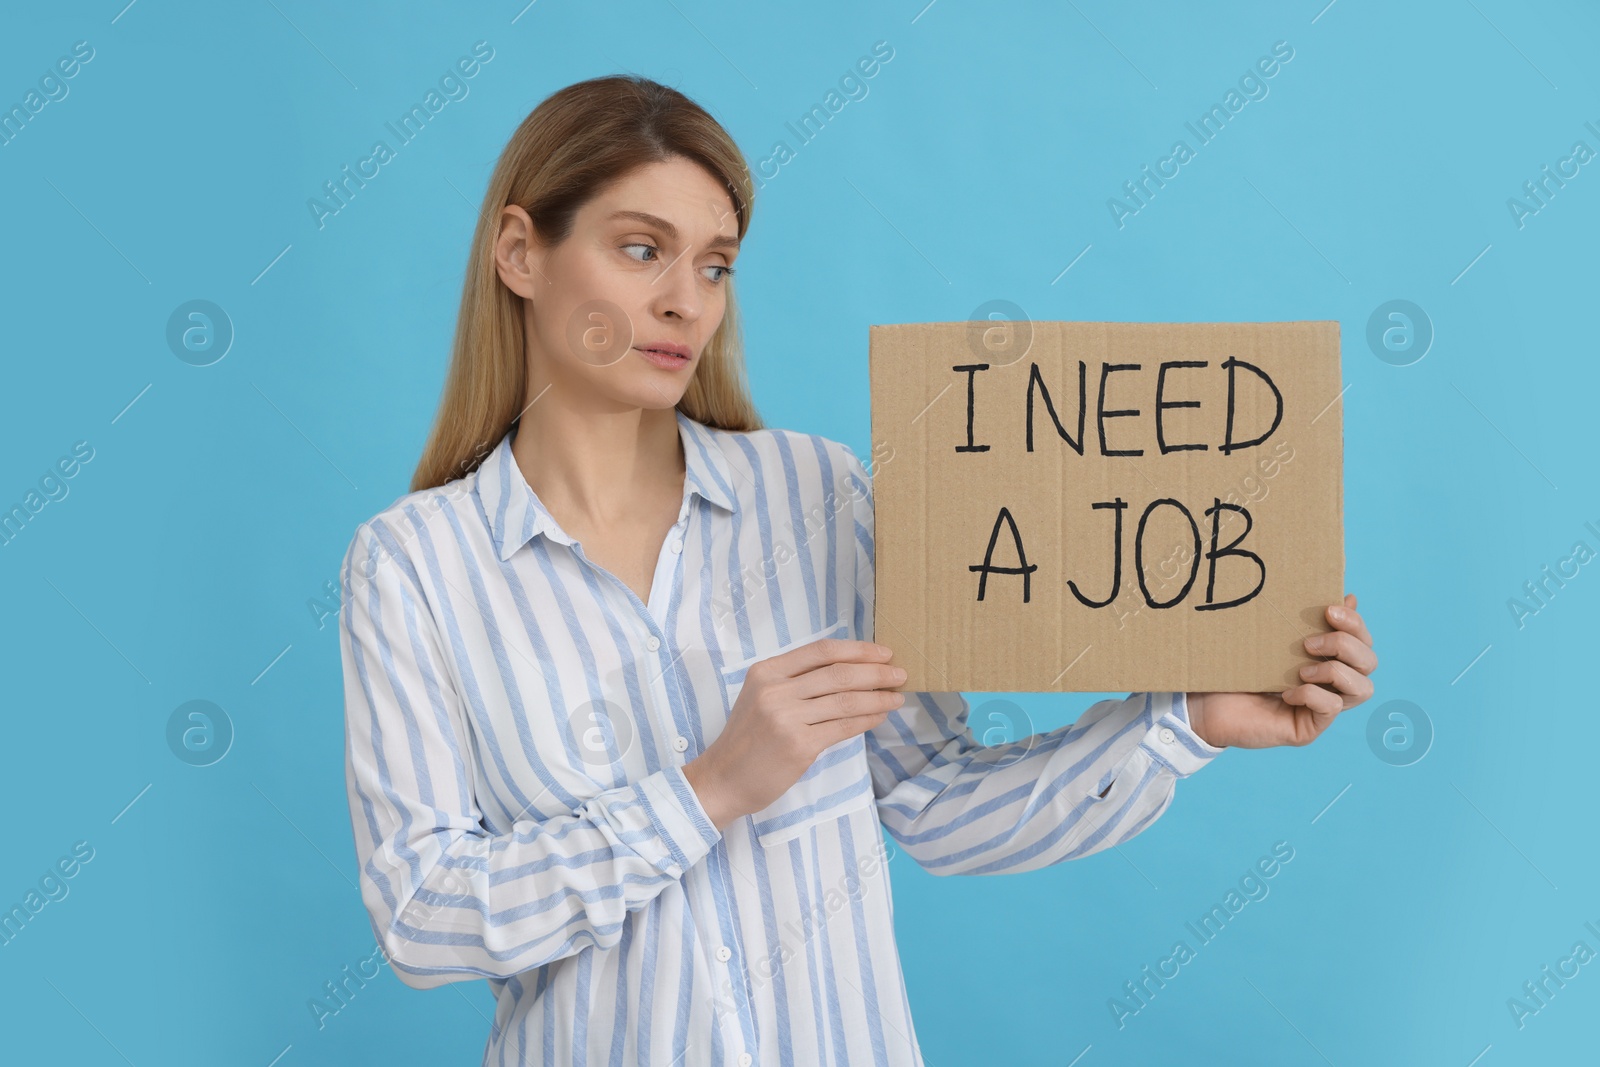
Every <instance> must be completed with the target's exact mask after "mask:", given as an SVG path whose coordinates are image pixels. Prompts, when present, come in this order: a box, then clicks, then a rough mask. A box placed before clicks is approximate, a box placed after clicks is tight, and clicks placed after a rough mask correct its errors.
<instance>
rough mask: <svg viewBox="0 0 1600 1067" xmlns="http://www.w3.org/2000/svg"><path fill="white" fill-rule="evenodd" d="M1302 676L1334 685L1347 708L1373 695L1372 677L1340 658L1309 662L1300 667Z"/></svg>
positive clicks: (1309, 679)
mask: <svg viewBox="0 0 1600 1067" xmlns="http://www.w3.org/2000/svg"><path fill="white" fill-rule="evenodd" d="M1300 677H1301V678H1304V679H1305V680H1306V681H1308V682H1321V683H1323V684H1325V685H1331V686H1333V687H1334V688H1335V689H1337V690H1338V691H1339V692H1340V693H1341V694H1342V695H1343V697H1344V706H1345V708H1352V707H1354V706H1355V705H1357V704H1360V703H1362V702H1363V701H1365V700H1366V699H1367V698H1368V697H1370V696H1372V691H1373V687H1372V679H1370V678H1368V677H1367V676H1366V675H1364V674H1360V673H1358V672H1356V671H1355V670H1354V669H1352V668H1351V667H1350V666H1349V665H1347V664H1344V663H1340V662H1339V661H1338V660H1324V661H1323V662H1321V663H1308V664H1306V665H1305V666H1304V667H1301V668H1300ZM1341 710H1343V709H1341Z"/></svg>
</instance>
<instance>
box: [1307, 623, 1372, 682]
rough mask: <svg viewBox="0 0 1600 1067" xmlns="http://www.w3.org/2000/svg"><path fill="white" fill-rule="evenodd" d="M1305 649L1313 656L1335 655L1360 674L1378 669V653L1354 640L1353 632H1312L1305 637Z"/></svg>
mask: <svg viewBox="0 0 1600 1067" xmlns="http://www.w3.org/2000/svg"><path fill="white" fill-rule="evenodd" d="M1305 644H1306V651H1307V652H1310V653H1311V654H1312V655H1314V656H1335V657H1337V658H1338V659H1341V660H1343V661H1344V662H1346V663H1348V664H1350V666H1352V667H1354V668H1355V669H1356V670H1358V671H1360V672H1361V673H1362V674H1371V673H1372V672H1373V671H1375V670H1377V669H1378V654H1377V653H1376V652H1374V651H1372V649H1371V648H1370V647H1369V646H1367V645H1364V644H1362V643H1361V642H1360V641H1358V640H1356V638H1355V635H1354V634H1347V633H1340V632H1338V631H1335V632H1334V633H1331V634H1312V635H1311V636H1310V637H1308V638H1306V642H1305Z"/></svg>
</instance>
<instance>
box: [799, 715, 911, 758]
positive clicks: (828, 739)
mask: <svg viewBox="0 0 1600 1067" xmlns="http://www.w3.org/2000/svg"><path fill="white" fill-rule="evenodd" d="M893 710H894V709H893V708H890V709H888V711H879V712H874V713H872V714H868V715H847V716H845V717H844V718H841V719H828V720H825V721H823V722H821V723H818V724H817V725H816V726H813V727H812V728H811V730H812V737H813V739H814V740H817V741H820V742H821V748H827V747H828V746H830V745H837V744H838V743H839V742H840V741H844V740H846V739H847V738H851V737H855V736H856V735H857V734H864V733H866V732H867V731H868V730H871V729H874V728H875V727H877V726H880V725H882V723H883V721H884V720H885V719H887V718H888V717H889V712H890V711H893ZM819 753H820V749H819Z"/></svg>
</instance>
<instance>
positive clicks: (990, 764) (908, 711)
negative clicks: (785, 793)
mask: <svg viewBox="0 0 1600 1067" xmlns="http://www.w3.org/2000/svg"><path fill="white" fill-rule="evenodd" d="M849 461H850V464H851V475H850V476H851V478H852V480H854V481H858V482H859V483H860V488H859V490H858V491H856V492H855V493H853V494H852V495H853V498H854V500H855V505H854V514H855V522H856V529H855V535H856V536H855V541H856V546H857V553H856V578H855V587H856V604H855V611H856V619H857V622H858V628H859V632H860V633H861V634H862V636H863V638H864V639H866V640H872V639H873V635H872V618H873V598H874V557H875V551H874V548H875V544H874V534H875V528H874V522H873V507H872V496H871V484H870V482H869V481H868V479H867V474H866V471H865V469H864V467H863V466H862V465H861V463H860V461H859V459H857V458H856V457H855V456H854V454H853V453H851V454H850V456H849ZM1187 703H1188V702H1187V699H1186V695H1185V694H1183V693H1132V694H1130V695H1128V696H1127V697H1125V698H1119V699H1108V700H1102V701H1099V702H1097V703H1095V704H1093V705H1092V706H1090V707H1089V708H1088V710H1086V711H1085V712H1084V713H1083V715H1082V716H1080V717H1079V718H1078V720H1077V721H1076V722H1074V723H1071V724H1070V725H1067V726H1063V727H1060V728H1058V729H1055V730H1050V731H1048V732H1044V733H1038V734H1033V735H1031V736H1028V737H1024V738H1019V739H1017V740H1015V741H1010V742H1007V743H1004V744H996V745H984V744H981V743H979V741H978V740H977V739H976V738H975V737H974V736H973V734H972V732H971V730H970V729H969V728H968V722H967V720H968V715H969V713H970V711H971V709H970V707H969V705H968V703H967V700H966V698H965V697H964V696H962V695H961V694H960V693H934V692H911V693H907V694H906V700H905V703H904V704H902V705H901V706H900V707H899V708H896V709H895V710H894V711H892V712H890V713H889V715H888V717H887V718H886V719H885V720H884V721H883V722H882V723H881V724H880V725H878V726H876V727H874V728H873V729H872V730H870V731H868V732H867V734H866V748H867V756H868V761H869V764H870V767H871V773H872V781H873V793H874V795H875V796H876V798H877V805H878V813H879V818H880V820H881V821H882V823H883V825H884V827H885V829H887V830H888V831H889V834H890V836H891V837H893V838H894V839H895V840H896V841H897V842H898V843H899V844H900V845H901V846H902V847H903V848H905V850H906V852H907V853H909V854H910V855H911V857H912V858H913V859H915V860H916V861H917V863H918V864H920V865H921V866H922V867H924V868H926V869H927V870H929V871H930V872H932V873H934V874H1001V873H1006V872H1011V871H1026V870H1034V869H1037V868H1040V867H1045V866H1048V865H1050V864H1053V863H1059V862H1061V861H1063V860H1068V859H1075V858H1078V857H1081V856H1087V855H1089V854H1091V853H1094V852H1098V851H1100V850H1102V849H1105V848H1109V847H1111V846H1113V845H1116V844H1119V843H1120V842H1122V841H1125V840H1127V839H1128V838H1130V837H1132V836H1133V835H1135V834H1137V833H1139V832H1140V831H1141V830H1143V829H1144V828H1145V827H1147V826H1149V825H1150V824H1151V823H1152V822H1154V821H1155V820H1156V819H1157V818H1158V817H1160V815H1161V814H1162V812H1164V811H1165V810H1166V809H1167V807H1168V806H1169V805H1170V804H1171V802H1172V797H1173V792H1174V788H1175V785H1176V783H1177V780H1178V779H1180V778H1184V777H1187V776H1188V775H1191V774H1193V773H1194V772H1195V771H1197V770H1199V769H1200V768H1201V767H1204V766H1205V765H1206V764H1207V763H1209V762H1210V761H1211V760H1212V759H1214V758H1216V756H1217V755H1218V754H1219V753H1221V752H1222V751H1223V750H1222V749H1219V748H1214V747H1213V746H1211V745H1209V744H1207V743H1206V742H1204V741H1202V740H1201V739H1200V737H1199V736H1198V735H1197V734H1195V732H1194V730H1193V729H1192V728H1191V727H1190V725H1189V716H1188V706H1187Z"/></svg>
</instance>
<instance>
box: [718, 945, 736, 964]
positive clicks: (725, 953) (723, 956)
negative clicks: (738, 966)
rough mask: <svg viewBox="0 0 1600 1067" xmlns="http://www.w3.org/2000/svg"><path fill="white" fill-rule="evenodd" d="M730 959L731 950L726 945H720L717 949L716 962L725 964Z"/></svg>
mask: <svg viewBox="0 0 1600 1067" xmlns="http://www.w3.org/2000/svg"><path fill="white" fill-rule="evenodd" d="M731 959H733V950H732V949H731V948H729V947H728V946H727V945H721V946H719V947H718V948H717V960H718V961H719V962H721V963H727V962H728V961H729V960H731Z"/></svg>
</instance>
